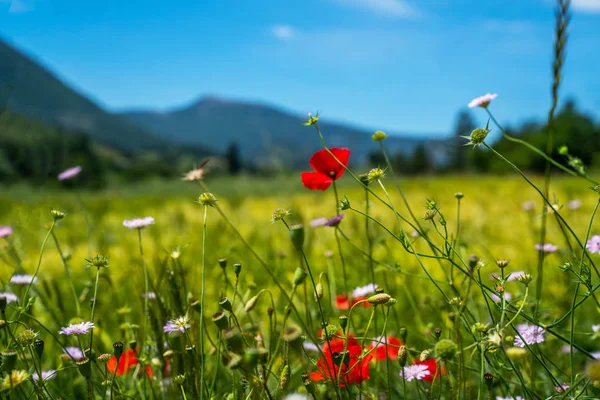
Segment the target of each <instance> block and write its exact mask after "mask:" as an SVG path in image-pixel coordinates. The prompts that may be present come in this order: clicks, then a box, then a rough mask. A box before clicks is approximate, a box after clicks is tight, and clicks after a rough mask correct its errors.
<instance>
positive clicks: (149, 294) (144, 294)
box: [142, 292, 156, 300]
mask: <svg viewBox="0 0 600 400" xmlns="http://www.w3.org/2000/svg"><path fill="white" fill-rule="evenodd" d="M142 297H143V298H144V299H145V298H146V297H147V298H148V300H155V299H156V293H154V292H148V293H142Z"/></svg>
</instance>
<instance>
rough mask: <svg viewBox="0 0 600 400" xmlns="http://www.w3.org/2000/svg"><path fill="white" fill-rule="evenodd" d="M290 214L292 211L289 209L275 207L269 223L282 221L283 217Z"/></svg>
mask: <svg viewBox="0 0 600 400" xmlns="http://www.w3.org/2000/svg"><path fill="white" fill-rule="evenodd" d="M291 214H292V213H291V211H290V210H286V209H285V208H276V209H275V211H273V215H272V216H271V223H273V224H274V223H275V222H277V221H282V220H283V219H284V218H285V217H288V216H290V215H291Z"/></svg>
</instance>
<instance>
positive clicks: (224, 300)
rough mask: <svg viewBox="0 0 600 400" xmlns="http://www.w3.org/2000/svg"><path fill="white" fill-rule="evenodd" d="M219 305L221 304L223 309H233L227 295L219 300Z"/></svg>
mask: <svg viewBox="0 0 600 400" xmlns="http://www.w3.org/2000/svg"><path fill="white" fill-rule="evenodd" d="M219 306H221V308H222V309H223V310H225V311H229V312H231V310H233V306H232V305H231V301H229V299H228V298H227V297H222V298H221V300H219Z"/></svg>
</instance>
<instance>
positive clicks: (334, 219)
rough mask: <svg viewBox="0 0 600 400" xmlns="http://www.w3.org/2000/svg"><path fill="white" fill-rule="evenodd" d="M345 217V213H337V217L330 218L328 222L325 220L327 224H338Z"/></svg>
mask: <svg viewBox="0 0 600 400" xmlns="http://www.w3.org/2000/svg"><path fill="white" fill-rule="evenodd" d="M343 219H344V214H339V215H336V216H335V217H332V218H329V219H328V220H327V222H325V224H324V225H325V226H338V225H339V224H340V222H342V220H343Z"/></svg>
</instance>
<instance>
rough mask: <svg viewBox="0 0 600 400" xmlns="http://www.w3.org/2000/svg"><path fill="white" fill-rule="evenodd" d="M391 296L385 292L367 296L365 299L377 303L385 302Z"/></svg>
mask: <svg viewBox="0 0 600 400" xmlns="http://www.w3.org/2000/svg"><path fill="white" fill-rule="evenodd" d="M391 298H392V296H390V295H389V294H387V293H379V294H375V295H373V296H371V297H369V298H368V299H367V301H368V302H369V303H371V304H373V305H378V304H385V303H387V302H388V301H389V300H390V299H391Z"/></svg>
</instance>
